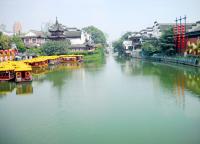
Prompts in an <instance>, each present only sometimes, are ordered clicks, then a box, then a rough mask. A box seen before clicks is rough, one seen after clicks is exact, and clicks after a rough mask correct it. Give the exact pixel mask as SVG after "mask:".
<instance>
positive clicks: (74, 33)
mask: <svg viewBox="0 0 200 144" xmlns="http://www.w3.org/2000/svg"><path fill="white" fill-rule="evenodd" d="M64 35H65V36H66V37H67V38H81V30H74V31H65V32H64Z"/></svg>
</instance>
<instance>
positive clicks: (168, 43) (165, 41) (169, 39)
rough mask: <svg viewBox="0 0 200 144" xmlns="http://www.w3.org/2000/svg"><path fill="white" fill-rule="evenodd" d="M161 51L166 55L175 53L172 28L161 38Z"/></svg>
mask: <svg viewBox="0 0 200 144" xmlns="http://www.w3.org/2000/svg"><path fill="white" fill-rule="evenodd" d="M160 50H161V53H163V54H166V55H172V54H174V53H175V43H174V32H173V28H172V27H170V28H169V29H167V30H165V31H164V32H163V33H162V36H161V37H160Z"/></svg>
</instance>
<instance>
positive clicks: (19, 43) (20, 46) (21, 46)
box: [11, 35, 26, 52]
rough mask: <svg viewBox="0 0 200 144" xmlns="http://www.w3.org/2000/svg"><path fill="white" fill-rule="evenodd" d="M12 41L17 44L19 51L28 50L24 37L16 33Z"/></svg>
mask: <svg viewBox="0 0 200 144" xmlns="http://www.w3.org/2000/svg"><path fill="white" fill-rule="evenodd" d="M11 41H12V42H13V43H15V44H16V47H17V49H18V51H19V52H25V51H26V47H25V45H24V43H23V41H22V39H21V38H20V37H19V36H18V35H14V36H13V37H12V39H11Z"/></svg>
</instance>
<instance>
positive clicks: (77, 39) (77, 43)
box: [48, 18, 94, 51]
mask: <svg viewBox="0 0 200 144" xmlns="http://www.w3.org/2000/svg"><path fill="white" fill-rule="evenodd" d="M49 33H50V35H49V36H48V39H50V40H69V41H70V43H71V47H70V48H71V50H72V51H85V50H86V51H92V50H94V44H93V41H92V39H91V36H90V35H89V34H88V33H86V32H84V31H82V30H80V29H77V28H69V27H66V26H64V25H62V24H60V23H59V22H58V19H57V18H56V22H55V24H54V25H52V26H50V27H49Z"/></svg>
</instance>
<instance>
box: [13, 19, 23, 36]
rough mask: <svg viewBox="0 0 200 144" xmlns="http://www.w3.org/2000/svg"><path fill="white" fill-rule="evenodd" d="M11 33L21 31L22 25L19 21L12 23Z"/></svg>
mask: <svg viewBox="0 0 200 144" xmlns="http://www.w3.org/2000/svg"><path fill="white" fill-rule="evenodd" d="M13 33H14V34H21V33H22V25H21V23H20V22H15V23H14V25H13Z"/></svg>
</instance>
